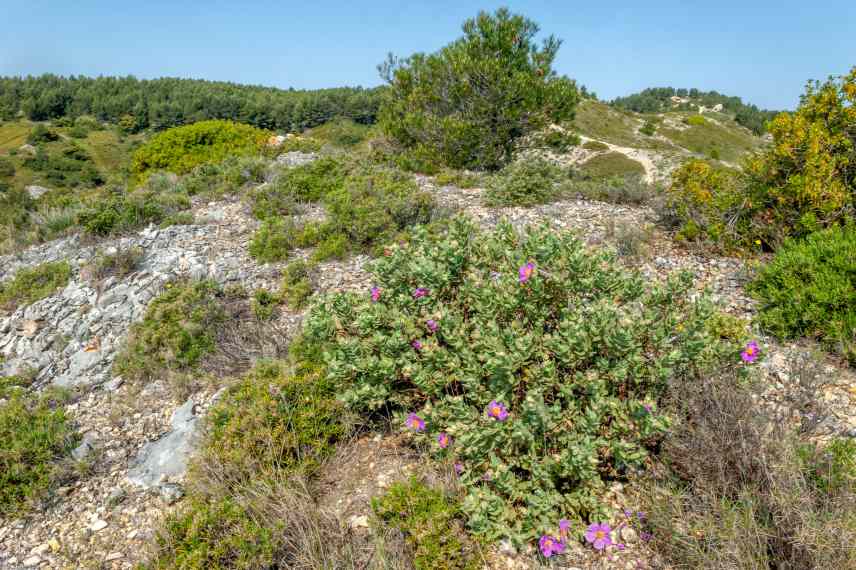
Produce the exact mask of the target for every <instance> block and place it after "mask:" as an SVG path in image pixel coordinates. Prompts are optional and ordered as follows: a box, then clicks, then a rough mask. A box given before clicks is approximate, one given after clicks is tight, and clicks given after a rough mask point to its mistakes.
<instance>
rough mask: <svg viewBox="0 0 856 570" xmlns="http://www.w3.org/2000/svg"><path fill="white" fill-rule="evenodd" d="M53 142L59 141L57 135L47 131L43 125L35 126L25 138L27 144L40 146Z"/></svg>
mask: <svg viewBox="0 0 856 570" xmlns="http://www.w3.org/2000/svg"><path fill="white" fill-rule="evenodd" d="M55 140H59V135H58V134H56V131H54V130H52V129H49V128H48V127H46V126H44V125H36V126H35V127H33V130H32V131H30V134H29V135H28V136H27V142H28V143H29V144H40V143H46V142H53V141H55Z"/></svg>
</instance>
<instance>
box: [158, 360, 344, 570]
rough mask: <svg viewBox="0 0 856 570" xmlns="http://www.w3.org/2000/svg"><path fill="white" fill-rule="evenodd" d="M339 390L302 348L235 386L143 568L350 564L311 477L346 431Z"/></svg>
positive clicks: (214, 417) (210, 423) (212, 419)
mask: <svg viewBox="0 0 856 570" xmlns="http://www.w3.org/2000/svg"><path fill="white" fill-rule="evenodd" d="M297 344H300V343H297ZM295 352H297V351H295ZM333 389H334V387H333V385H332V384H331V383H330V382H329V381H328V380H326V379H325V376H324V375H323V374H322V369H320V368H319V367H318V366H317V365H315V364H312V361H311V360H306V359H305V358H304V356H302V355H298V356H296V357H294V358H292V360H291V361H290V362H284V361H282V362H280V361H270V362H264V363H260V364H259V365H258V366H257V367H256V368H255V369H254V370H252V371H251V372H250V373H248V374H247V375H246V376H245V377H244V378H242V379H241V380H240V381H239V382H238V383H237V384H235V385H234V386H232V387H231V388H230V389H229V390H228V391H227V393H226V394H225V395H224V396H223V398H222V400H221V401H220V402H218V403H217V404H216V405H215V406H214V408H213V409H212V410H211V411H210V412H209V414H208V416H207V419H206V434H205V438H204V441H203V443H202V445H201V448H200V454H199V457H198V458H197V460H196V462H195V463H194V465H192V467H191V470H190V473H189V484H190V496H189V500H188V501H186V502H185V503H184V505H183V506H182V507H181V508H180V509H179V510H178V511H176V512H175V513H173V514H171V515H169V516H168V518H167V520H166V522H165V524H164V526H163V528H162V529H161V531H160V533H159V534H158V536H157V537H156V550H155V552H154V553H153V555H152V557H151V559H150V561H149V562H148V563H147V564H146V565H144V567H146V568H152V569H154V568H160V569H168V568H176V569H178V568H182V569H199V570H202V569H217V568H223V569H226V568H228V569H238V568H241V569H247V570H250V569H255V568H274V567H278V568H298V567H301V568H348V566H347V565H346V564H347V561H348V559H349V557H350V556H349V554H348V552H347V546H348V543H347V540H346V539H345V535H344V533H343V532H342V530H341V528H340V526H339V524H338V522H337V521H335V520H330V519H328V518H327V517H326V516H325V515H324V514H323V513H321V512H319V511H318V509H317V506H316V505H314V504H312V502H311V499H310V498H309V494H308V493H309V491H308V488H307V487H306V483H305V482H306V481H308V480H310V479H311V477H312V475H313V474H314V473H315V471H316V470H317V469H318V467H319V465H320V464H321V462H322V461H323V460H324V459H325V458H326V457H328V456H329V455H330V454H331V453H332V451H333V449H334V446H335V444H336V443H337V442H339V441H341V440H342V439H343V438H345V437H347V435H348V433H349V431H350V427H349V423H348V421H347V416H346V414H344V413H343V410H342V406H341V404H340V403H338V402H337V401H336V399H335V398H334V397H333V395H334V391H333ZM301 481H303V482H301ZM351 554H353V553H351Z"/></svg>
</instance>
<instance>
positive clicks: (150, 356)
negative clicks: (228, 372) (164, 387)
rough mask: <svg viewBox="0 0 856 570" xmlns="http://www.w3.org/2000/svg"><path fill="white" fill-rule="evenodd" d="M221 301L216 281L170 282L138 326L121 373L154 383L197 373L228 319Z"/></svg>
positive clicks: (117, 365) (117, 367) (119, 363)
mask: <svg viewBox="0 0 856 570" xmlns="http://www.w3.org/2000/svg"><path fill="white" fill-rule="evenodd" d="M221 297H222V291H220V288H219V287H218V285H217V284H216V283H215V282H213V281H197V282H193V281H179V282H175V283H167V285H166V289H165V290H164V292H163V293H161V294H160V295H159V296H158V297H156V298H155V299H154V300H153V301H152V302H151V304H150V305H149V307H148V308H147V309H146V314H145V316H144V317H143V320H142V321H140V322H138V323H135V324H134V325H132V327H131V330H130V333H129V335H128V340H127V342H126V344H125V346H124V347H123V349H122V351H121V352H120V353H119V355H118V356H117V357H116V360H115V362H114V364H113V370H114V372H115V374H117V375H121V376H123V377H125V378H126V379H129V380H137V381H148V380H151V379H154V378H159V377H162V376H164V375H167V376H168V375H169V374H170V373H179V374H180V373H182V372H188V371H190V370H191V369H193V368H194V367H195V366H196V365H197V364H199V362H200V360H201V359H202V357H204V356H205V355H206V354H208V353H210V352H212V351H213V350H214V348H215V339H216V336H217V327H218V326H219V325H220V324H221V323H222V322H223V321H224V319H225V311H224V309H223V305H222V302H221Z"/></svg>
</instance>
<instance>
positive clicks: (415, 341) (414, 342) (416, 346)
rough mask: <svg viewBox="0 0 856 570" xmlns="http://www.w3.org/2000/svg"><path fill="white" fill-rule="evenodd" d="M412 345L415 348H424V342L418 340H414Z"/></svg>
mask: <svg viewBox="0 0 856 570" xmlns="http://www.w3.org/2000/svg"><path fill="white" fill-rule="evenodd" d="M410 346H412V347H413V349H414V350H422V343H421V342H419V341H418V340H414V341H413V342H411V343H410Z"/></svg>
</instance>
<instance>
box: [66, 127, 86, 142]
mask: <svg viewBox="0 0 856 570" xmlns="http://www.w3.org/2000/svg"><path fill="white" fill-rule="evenodd" d="M68 136H70V137H71V138H73V139H85V138H86V137H88V136H89V130H88V129H87V128H86V127H83V126H80V125H75V126H73V127H71V128H70V129H68Z"/></svg>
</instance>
